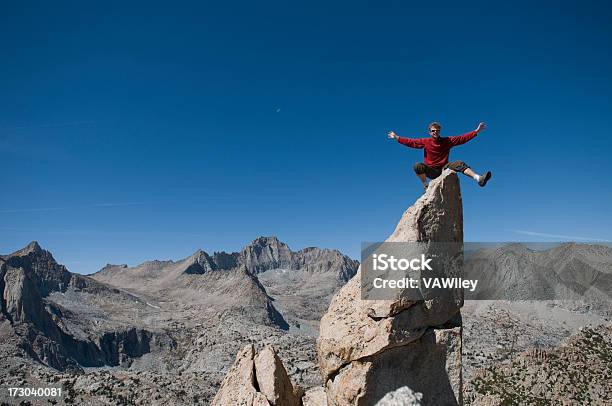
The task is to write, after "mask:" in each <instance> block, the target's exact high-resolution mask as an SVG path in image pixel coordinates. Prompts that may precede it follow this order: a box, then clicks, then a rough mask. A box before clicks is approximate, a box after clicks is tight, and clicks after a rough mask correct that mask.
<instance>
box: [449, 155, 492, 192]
mask: <svg viewBox="0 0 612 406" xmlns="http://www.w3.org/2000/svg"><path fill="white" fill-rule="evenodd" d="M446 168H450V169H452V170H453V171H455V172H462V173H463V174H464V175H465V176H469V177H470V178H472V179H474V180H475V181H476V182H478V184H479V185H480V186H484V185H486V184H487V182H488V181H489V179H491V172H490V171H487V172H485V173H484V175H479V174H477V173H476V172H474V171H473V170H472V168H470V167H469V166H467V165H466V163H465V162H463V161H454V162H449V163H448V164H446Z"/></svg>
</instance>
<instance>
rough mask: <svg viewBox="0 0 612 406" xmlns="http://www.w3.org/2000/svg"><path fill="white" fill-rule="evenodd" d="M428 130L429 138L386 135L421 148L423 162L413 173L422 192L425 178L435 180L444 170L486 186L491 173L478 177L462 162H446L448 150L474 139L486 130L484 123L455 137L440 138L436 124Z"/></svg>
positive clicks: (409, 145)
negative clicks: (458, 173) (460, 174)
mask: <svg viewBox="0 0 612 406" xmlns="http://www.w3.org/2000/svg"><path fill="white" fill-rule="evenodd" d="M428 128H429V134H430V135H431V138H404V137H400V136H398V135H397V134H395V133H394V132H393V131H389V133H388V135H389V138H393V139H396V140H397V142H399V143H400V144H404V145H405V146H407V147H410V148H418V149H420V148H423V149H424V150H425V152H424V155H425V162H419V163H417V164H415V165H414V172H415V173H416V175H417V176H418V177H419V179H421V182H423V192H425V191H426V190H427V178H429V179H435V178H437V177H438V176H440V175H441V174H442V171H443V170H444V169H446V168H449V169H452V170H453V171H455V172H461V173H463V174H464V175H466V176H469V177H470V178H473V179H474V180H475V181H476V182H478V184H479V185H480V186H484V185H486V184H487V182H488V181H489V179H491V172H489V171H487V172H486V173H485V174H484V175H478V174H477V173H476V172H474V171H473V170H472V169H471V168H470V167H469V166H467V165H466V163H465V162H463V161H453V162H448V155H449V153H450V149H451V148H452V147H455V146H457V145H461V144H465V143H466V142H468V141H469V140H471V139H472V138H474V137H476V135H478V133H479V132H481V131H483V130H484V129H485V128H486V126H485V123H480V124H478V128H476V129H475V130H474V131H471V132H469V133H467V134H463V135H458V136H456V137H441V136H440V130H441V129H442V126H441V125H440V123H437V122H433V123H431V124H429V127H428Z"/></svg>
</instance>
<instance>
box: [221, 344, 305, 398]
mask: <svg viewBox="0 0 612 406" xmlns="http://www.w3.org/2000/svg"><path fill="white" fill-rule="evenodd" d="M301 396H302V393H301V390H300V388H299V387H294V385H293V384H292V383H291V380H290V379H289V377H288V376H287V371H286V370H285V367H284V366H283V363H282V362H281V360H280V359H279V358H278V356H277V355H276V352H275V351H274V349H273V348H272V347H271V346H267V347H265V348H264V349H263V350H262V351H261V352H259V354H257V355H256V354H255V348H254V347H253V345H247V346H246V347H244V348H243V349H242V350H241V351H240V352H239V353H238V354H237V355H236V361H235V362H234V365H232V368H231V369H230V371H229V372H228V373H227V375H226V376H225V379H223V382H222V383H221V387H220V388H219V391H218V392H217V395H216V396H215V398H214V400H213V402H212V405H213V406H227V405H244V406H251V405H253V406H270V405H271V406H299V405H300V404H301V402H300V397H301Z"/></svg>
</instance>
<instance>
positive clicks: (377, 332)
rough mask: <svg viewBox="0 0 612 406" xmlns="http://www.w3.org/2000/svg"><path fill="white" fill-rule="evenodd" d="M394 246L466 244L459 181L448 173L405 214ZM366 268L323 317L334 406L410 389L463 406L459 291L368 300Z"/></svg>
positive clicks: (323, 364)
mask: <svg viewBox="0 0 612 406" xmlns="http://www.w3.org/2000/svg"><path fill="white" fill-rule="evenodd" d="M387 241H388V242H423V243H428V242H462V241H463V219H462V207H461V193H460V189H459V180H458V178H457V175H456V174H455V173H454V172H452V171H448V170H447V171H445V172H444V173H443V174H442V175H441V176H440V177H439V178H438V179H436V180H434V181H432V182H431V183H430V186H429V188H428V190H427V192H426V193H425V194H424V195H423V196H422V197H421V198H419V199H418V200H417V201H416V203H415V204H414V205H413V206H412V207H410V208H409V209H408V210H406V212H405V213H404V214H403V216H402V218H401V219H400V221H399V223H398V225H397V227H396V229H395V231H394V232H393V234H392V235H391V236H390V237H389V238H388V239H387ZM360 272H361V270H359V271H358V272H357V275H356V276H355V277H354V278H353V279H351V280H350V281H349V282H348V283H347V284H346V285H345V286H344V287H343V288H342V289H341V290H340V291H339V292H338V294H336V296H335V297H334V298H333V299H332V303H331V304H330V306H329V309H328V311H327V313H326V314H325V315H324V316H323V318H322V319H321V327H320V335H319V339H318V341H317V353H318V358H319V366H320V368H321V374H322V377H323V380H324V382H325V386H326V391H327V398H328V402H329V404H331V405H371V404H374V403H376V402H377V401H379V400H380V399H382V398H383V396H385V394H386V393H387V392H391V391H394V390H397V389H399V388H401V387H403V386H407V387H408V388H410V389H411V390H413V391H414V392H420V393H422V394H423V400H422V401H423V404H425V405H436V404H446V405H452V404H461V402H462V399H461V396H462V395H461V390H462V381H461V316H460V313H459V310H460V308H461V306H462V305H463V297H462V295H461V294H460V292H459V293H453V294H450V295H449V296H443V297H442V296H441V297H438V298H435V299H431V300H421V301H403V300H399V299H398V300H377V301H371V300H370V301H369V300H362V299H361V286H360V285H361V278H360Z"/></svg>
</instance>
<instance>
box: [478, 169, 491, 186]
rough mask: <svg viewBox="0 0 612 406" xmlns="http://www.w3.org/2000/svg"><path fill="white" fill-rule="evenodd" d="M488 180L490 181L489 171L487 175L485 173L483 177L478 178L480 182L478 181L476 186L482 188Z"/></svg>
mask: <svg viewBox="0 0 612 406" xmlns="http://www.w3.org/2000/svg"><path fill="white" fill-rule="evenodd" d="M489 179H491V171H487V173H485V174H484V175H482V176H481V177H480V180H479V181H478V184H479V185H480V186H481V187H483V186H484V185H486V184H487V182H488V181H489Z"/></svg>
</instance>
